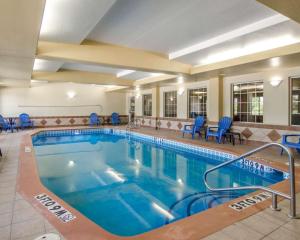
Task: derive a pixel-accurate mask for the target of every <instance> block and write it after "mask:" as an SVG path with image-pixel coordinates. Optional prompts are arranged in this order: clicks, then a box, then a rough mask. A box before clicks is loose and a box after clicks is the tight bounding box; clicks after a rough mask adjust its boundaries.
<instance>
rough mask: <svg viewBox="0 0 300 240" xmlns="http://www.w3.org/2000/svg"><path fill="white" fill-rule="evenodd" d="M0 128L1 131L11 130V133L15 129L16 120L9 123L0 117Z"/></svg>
mask: <svg viewBox="0 0 300 240" xmlns="http://www.w3.org/2000/svg"><path fill="white" fill-rule="evenodd" d="M0 127H1V130H4V131H8V130H11V131H13V130H14V129H16V128H17V124H16V120H14V119H13V120H12V122H11V123H10V122H9V121H8V120H6V119H4V117H3V116H2V115H0Z"/></svg>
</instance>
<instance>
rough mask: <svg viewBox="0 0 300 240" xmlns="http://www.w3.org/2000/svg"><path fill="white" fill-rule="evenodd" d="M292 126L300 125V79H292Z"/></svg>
mask: <svg viewBox="0 0 300 240" xmlns="http://www.w3.org/2000/svg"><path fill="white" fill-rule="evenodd" d="M290 96H291V124H292V125H300V78H291V95H290Z"/></svg>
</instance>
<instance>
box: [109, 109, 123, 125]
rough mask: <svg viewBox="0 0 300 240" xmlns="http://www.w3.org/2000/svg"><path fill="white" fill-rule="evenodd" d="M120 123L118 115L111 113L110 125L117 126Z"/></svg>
mask: <svg viewBox="0 0 300 240" xmlns="http://www.w3.org/2000/svg"><path fill="white" fill-rule="evenodd" d="M120 123H121V120H120V116H119V114H118V113H116V112H113V113H112V114H111V124H112V125H119V124H120Z"/></svg>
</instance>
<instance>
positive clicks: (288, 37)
mask: <svg viewBox="0 0 300 240" xmlns="http://www.w3.org/2000/svg"><path fill="white" fill-rule="evenodd" d="M299 40H300V25H299V24H298V23H295V22H293V21H287V22H283V23H280V24H277V25H274V26H271V27H268V28H265V29H262V30H259V31H256V32H253V33H250V34H246V35H244V36H241V37H238V38H234V39H233V40H230V41H226V42H224V43H222V44H217V45H215V46H212V47H209V48H206V49H203V50H201V51H198V52H195V53H192V54H188V55H185V56H183V57H179V58H177V59H176V60H178V61H182V62H187V63H190V64H192V65H202V64H205V60H206V59H207V58H208V57H211V58H214V57H215V55H217V54H219V55H220V54H223V53H225V54H223V55H224V57H226V58H227V59H228V58H230V57H232V58H234V57H235V53H233V52H237V54H238V51H239V50H240V49H243V48H245V47H246V48H247V47H248V46H250V47H251V48H252V49H253V51H254V52H255V51H262V49H260V47H262V48H263V49H264V50H266V49H267V48H271V47H272V44H273V43H275V44H276V46H279V43H280V41H281V42H282V44H283V45H284V43H285V42H290V41H291V42H293V41H299ZM248 48H249V47H248ZM226 52H227V53H228V54H226ZM226 55H231V56H229V57H228V56H226ZM220 59H221V58H220ZM207 63H209V62H207Z"/></svg>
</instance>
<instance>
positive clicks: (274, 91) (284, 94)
mask: <svg viewBox="0 0 300 240" xmlns="http://www.w3.org/2000/svg"><path fill="white" fill-rule="evenodd" d="M273 76H280V77H281V78H282V79H283V81H282V82H281V84H280V85H279V86H277V87H273V86H271V84H270V80H271V78H272V77H273ZM293 76H300V68H299V67H298V68H289V69H277V70H272V71H265V72H259V73H254V74H247V75H240V76H234V77H226V76H225V77H224V85H223V115H225V116H231V108H232V106H231V85H232V84H233V83H239V82H251V81H260V80H261V81H263V82H264V123H265V124H274V125H289V86H288V85H289V81H288V80H289V77H293ZM218 81H219V80H218V79H217V78H214V79H209V80H206V81H197V82H193V83H186V84H181V85H178V84H176V85H172V86H167V87H161V88H160V115H159V116H160V117H163V116H164V104H163V101H164V99H163V93H164V92H166V91H174V90H177V91H178V89H179V88H180V87H184V89H185V90H184V93H183V94H182V95H179V94H177V118H183V119H186V118H187V117H188V102H187V101H188V100H187V99H188V96H187V92H188V91H187V90H188V89H190V88H197V87H205V86H206V87H207V91H208V102H207V106H208V108H207V115H208V119H209V120H210V121H218V120H219V112H218V108H219V101H218V96H219V88H218V87H219V86H218ZM151 92H152V93H153V94H155V89H149V90H141V91H139V93H140V97H139V98H136V114H137V115H138V116H142V115H143V113H142V95H143V94H148V93H151ZM177 93H178V92H177ZM135 95H136V93H132V94H128V95H127V96H128V98H129V96H135ZM128 101H129V100H128ZM153 101H155V97H154V95H153ZM154 107H155V104H154V102H153V108H154ZM152 113H153V116H155V115H154V113H155V110H154V109H152Z"/></svg>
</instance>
